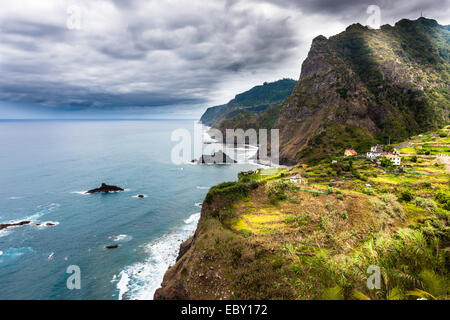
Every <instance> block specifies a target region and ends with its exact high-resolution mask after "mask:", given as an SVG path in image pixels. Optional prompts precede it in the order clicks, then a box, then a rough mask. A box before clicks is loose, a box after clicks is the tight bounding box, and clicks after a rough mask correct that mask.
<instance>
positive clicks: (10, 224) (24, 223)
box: [0, 221, 31, 230]
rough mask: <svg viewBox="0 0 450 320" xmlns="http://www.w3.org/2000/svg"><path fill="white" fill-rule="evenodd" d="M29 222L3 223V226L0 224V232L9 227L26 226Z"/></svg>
mask: <svg viewBox="0 0 450 320" xmlns="http://www.w3.org/2000/svg"><path fill="white" fill-rule="evenodd" d="M30 223H31V221H21V222H17V223H5V224H0V230H3V229H6V228H9V227H19V226H23V225H26V224H30Z"/></svg>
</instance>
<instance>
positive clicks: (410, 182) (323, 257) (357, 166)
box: [155, 126, 450, 300]
mask: <svg viewBox="0 0 450 320" xmlns="http://www.w3.org/2000/svg"><path fill="white" fill-rule="evenodd" d="M449 134H450V126H449V127H448V128H447V129H446V130H442V131H441V132H440V133H439V134H436V133H434V134H428V135H424V136H423V137H421V138H417V139H415V140H414V145H415V148H408V149H412V150H414V149H415V150H417V151H422V149H423V148H424V147H425V146H428V147H431V146H435V147H432V148H434V149H433V150H435V152H441V153H442V152H447V153H449V152H450V150H449V149H448V147H447V148H446V149H444V148H443V147H442V145H443V144H444V143H447V144H448V135H449ZM430 143H431V144H430ZM438 146H440V147H438ZM412 150H408V152H413V151H412ZM416 157H417V158H414V157H403V158H402V163H403V165H405V170H407V172H412V174H411V173H404V174H399V173H394V172H393V173H391V172H389V171H385V170H384V169H383V168H382V167H379V166H377V165H376V164H375V163H372V162H371V161H369V160H367V159H363V158H359V159H358V158H356V159H351V158H345V159H343V158H340V159H337V160H336V162H334V161H333V162H332V161H331V160H330V161H326V162H323V163H321V164H318V165H316V166H311V167H308V168H306V169H305V168H292V169H284V170H281V169H280V170H273V169H269V170H266V171H263V172H261V173H257V174H254V173H241V174H239V180H238V181H237V182H226V183H222V184H220V185H218V186H215V187H213V188H211V190H210V191H209V193H208V195H207V196H206V198H205V201H204V203H203V207H202V213H201V219H200V221H199V224H198V228H197V230H196V232H195V235H194V236H193V238H191V239H189V240H188V241H186V242H185V243H184V244H183V245H182V246H181V248H180V253H179V259H178V261H177V263H176V264H175V265H174V266H173V267H171V268H170V269H169V270H168V271H167V273H166V275H165V277H164V281H163V283H162V287H161V288H160V289H158V290H157V291H156V293H155V299H250V300H254V299H277V300H278V299H328V298H330V295H331V294H334V298H335V299H359V298H361V297H363V298H367V299H369V298H370V299H390V298H391V297H394V296H395V297H394V298H397V299H415V298H413V296H414V294H417V293H419V294H424V296H423V297H425V298H428V299H430V297H431V296H429V295H427V294H431V295H432V296H433V297H434V298H438V299H449V298H450V296H449V291H448V290H449V286H448V283H449V282H448V280H449V268H448V261H449V258H450V256H449V246H450V211H449V210H450V184H448V181H449V178H448V175H447V176H446V175H444V173H445V167H444V165H443V164H441V163H439V158H436V157H430V156H426V155H422V154H419V153H418V154H417V155H416ZM430 172H433V174H430ZM447 174H448V173H447ZM292 176H296V177H299V176H301V181H299V180H298V179H296V180H295V182H291V181H290V179H289V177H292ZM368 185H370V187H368ZM374 265H375V266H378V267H380V270H381V274H382V281H381V286H382V287H381V288H380V289H379V290H370V289H369V288H367V285H366V284H367V278H368V276H369V274H371V273H368V271H367V270H368V268H369V267H370V266H374ZM416 288H417V289H420V290H422V293H421V292H420V291H417V290H415V293H414V294H411V293H410V292H411V291H412V290H414V289H416ZM423 291H426V292H427V293H423ZM408 294H410V295H408ZM434 298H433V299H434Z"/></svg>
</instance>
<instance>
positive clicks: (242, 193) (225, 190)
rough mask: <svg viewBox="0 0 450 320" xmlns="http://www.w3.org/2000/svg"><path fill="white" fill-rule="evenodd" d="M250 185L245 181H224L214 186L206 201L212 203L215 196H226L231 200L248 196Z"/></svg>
mask: <svg viewBox="0 0 450 320" xmlns="http://www.w3.org/2000/svg"><path fill="white" fill-rule="evenodd" d="M248 192H249V187H248V185H246V184H245V183H243V182H224V183H221V184H219V185H217V186H214V187H212V188H211V189H210V190H209V192H208V194H207V195H206V198H205V201H206V203H208V204H211V203H212V200H213V198H214V197H215V196H221V197H226V198H228V199H230V200H239V199H242V198H245V197H247V196H248Z"/></svg>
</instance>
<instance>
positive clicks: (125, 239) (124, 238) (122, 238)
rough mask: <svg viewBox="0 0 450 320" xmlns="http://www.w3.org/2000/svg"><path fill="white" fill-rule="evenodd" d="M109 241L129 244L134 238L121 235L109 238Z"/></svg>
mask: <svg viewBox="0 0 450 320" xmlns="http://www.w3.org/2000/svg"><path fill="white" fill-rule="evenodd" d="M108 239H109V240H112V241H115V242H128V241H131V240H132V239H133V237H132V236H129V235H127V234H119V235H118V236H111V237H108Z"/></svg>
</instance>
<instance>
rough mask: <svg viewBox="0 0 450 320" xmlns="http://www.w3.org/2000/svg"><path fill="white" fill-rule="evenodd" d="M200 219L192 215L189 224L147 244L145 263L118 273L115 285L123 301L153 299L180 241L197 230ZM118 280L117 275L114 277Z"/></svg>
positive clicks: (175, 257)
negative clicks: (117, 276)
mask: <svg viewBox="0 0 450 320" xmlns="http://www.w3.org/2000/svg"><path fill="white" fill-rule="evenodd" d="M193 216H194V215H193ZM191 217H192V216H191ZM195 217H198V218H200V214H195ZM198 218H195V219H194V218H192V219H191V221H190V223H189V224H184V225H183V226H181V227H180V228H179V229H178V230H176V231H174V232H171V233H169V234H166V235H164V236H162V237H161V238H159V239H157V240H155V241H154V242H152V243H150V244H148V245H147V246H146V247H145V251H146V253H147V254H148V258H147V259H146V260H145V261H144V262H138V263H135V264H133V265H130V266H128V267H126V268H125V269H123V270H122V271H121V272H120V273H119V276H120V280H119V282H118V283H117V285H116V287H117V289H118V291H119V299H120V300H121V299H132V300H134V299H138V300H152V299H153V295H154V294H155V291H156V290H157V289H158V288H159V287H160V286H161V282H162V280H163V277H164V274H165V272H166V271H167V269H168V268H169V267H170V266H171V265H173V264H175V262H176V259H177V256H178V251H179V248H180V244H181V243H182V242H183V241H185V240H186V239H188V238H189V237H190V236H191V235H192V234H193V233H194V231H195V228H196V227H197V222H198ZM187 220H190V218H189V219H187ZM115 279H117V278H113V280H115Z"/></svg>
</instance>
